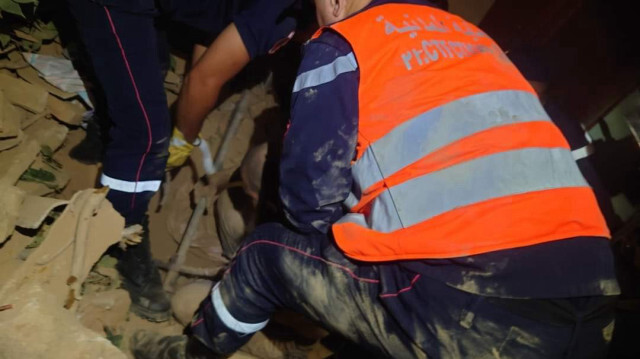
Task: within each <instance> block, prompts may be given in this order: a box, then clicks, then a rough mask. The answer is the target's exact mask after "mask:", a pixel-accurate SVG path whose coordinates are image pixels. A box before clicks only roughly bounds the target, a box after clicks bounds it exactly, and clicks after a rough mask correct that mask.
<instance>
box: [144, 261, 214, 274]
mask: <svg viewBox="0 0 640 359" xmlns="http://www.w3.org/2000/svg"><path fill="white" fill-rule="evenodd" d="M154 262H155V264H156V266H158V268H160V269H163V270H167V271H168V270H169V269H171V263H167V262H164V261H159V260H155V261H154ZM221 269H222V267H207V268H204V267H202V268H198V267H191V266H187V265H181V266H180V267H178V269H177V271H178V272H179V273H181V274H185V275H189V276H194V277H200V278H214V277H216V276H217V275H218V274H219V273H220V270H221Z"/></svg>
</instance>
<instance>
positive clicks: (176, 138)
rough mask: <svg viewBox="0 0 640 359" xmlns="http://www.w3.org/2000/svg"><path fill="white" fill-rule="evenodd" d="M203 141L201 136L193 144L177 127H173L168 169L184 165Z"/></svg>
mask: <svg viewBox="0 0 640 359" xmlns="http://www.w3.org/2000/svg"><path fill="white" fill-rule="evenodd" d="M200 142H201V140H200V137H199V136H198V138H197V139H196V141H195V142H194V143H193V144H191V143H189V142H187V140H185V138H184V135H183V134H182V132H180V130H178V128H177V127H174V128H173V134H172V135H171V143H169V160H167V171H169V170H172V169H174V168H177V167H180V166H182V165H184V163H185V162H186V161H187V159H188V158H189V156H191V152H192V151H193V149H194V148H195V147H197V146H198V144H199V143H200Z"/></svg>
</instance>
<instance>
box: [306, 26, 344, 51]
mask: <svg viewBox="0 0 640 359" xmlns="http://www.w3.org/2000/svg"><path fill="white" fill-rule="evenodd" d="M310 51H313V52H332V53H333V56H335V57H339V56H344V55H347V54H349V53H350V52H352V50H351V45H349V42H348V41H347V40H346V39H345V38H344V37H342V35H340V34H339V33H337V32H335V31H333V30H331V28H326V29H324V30H323V31H322V33H321V34H320V36H318V37H316V38H315V39H312V40H311V41H309V42H308V43H307V46H306V49H305V52H310Z"/></svg>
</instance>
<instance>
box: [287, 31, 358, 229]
mask: <svg viewBox="0 0 640 359" xmlns="http://www.w3.org/2000/svg"><path fill="white" fill-rule="evenodd" d="M350 53H351V49H350V47H349V45H348V44H346V42H344V40H342V39H341V38H339V36H338V35H336V34H333V33H326V34H323V35H322V37H321V38H320V39H318V40H314V41H312V42H311V43H309V44H308V45H307V48H306V49H305V54H304V58H303V60H302V64H301V66H300V70H299V73H298V77H297V79H296V84H295V86H294V92H293V96H292V105H291V124H290V126H289V129H288V131H287V134H286V135H285V139H284V146H283V153H282V158H281V162H280V198H281V200H282V204H283V207H284V211H285V215H286V217H287V219H288V221H289V222H290V223H291V224H292V225H293V226H294V227H295V228H296V229H297V230H298V231H300V232H321V233H327V232H328V230H329V228H330V226H331V224H333V223H334V222H335V221H337V220H338V219H340V218H341V217H342V216H343V214H344V210H343V204H342V203H343V202H344V200H345V199H346V198H347V196H348V195H349V192H350V191H351V186H352V177H351V161H352V160H353V158H354V154H355V145H356V141H357V133H358V103H357V101H358V79H359V73H358V70H357V64H356V63H355V60H351V59H352V58H351V57H349V54H350Z"/></svg>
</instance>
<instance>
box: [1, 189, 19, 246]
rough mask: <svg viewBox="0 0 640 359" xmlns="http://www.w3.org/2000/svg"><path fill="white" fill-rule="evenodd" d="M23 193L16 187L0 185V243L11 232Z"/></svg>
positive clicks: (16, 218)
mask: <svg viewBox="0 0 640 359" xmlns="http://www.w3.org/2000/svg"><path fill="white" fill-rule="evenodd" d="M24 195H25V194H24V191H22V190H20V189H18V188H16V187H13V186H6V185H0V203H1V204H2V205H1V206H0V243H3V242H4V241H5V240H6V239H7V237H8V236H9V235H11V233H12V232H13V228H14V227H15V225H16V221H17V220H18V216H19V215H20V207H21V206H22V202H23V201H24Z"/></svg>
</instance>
